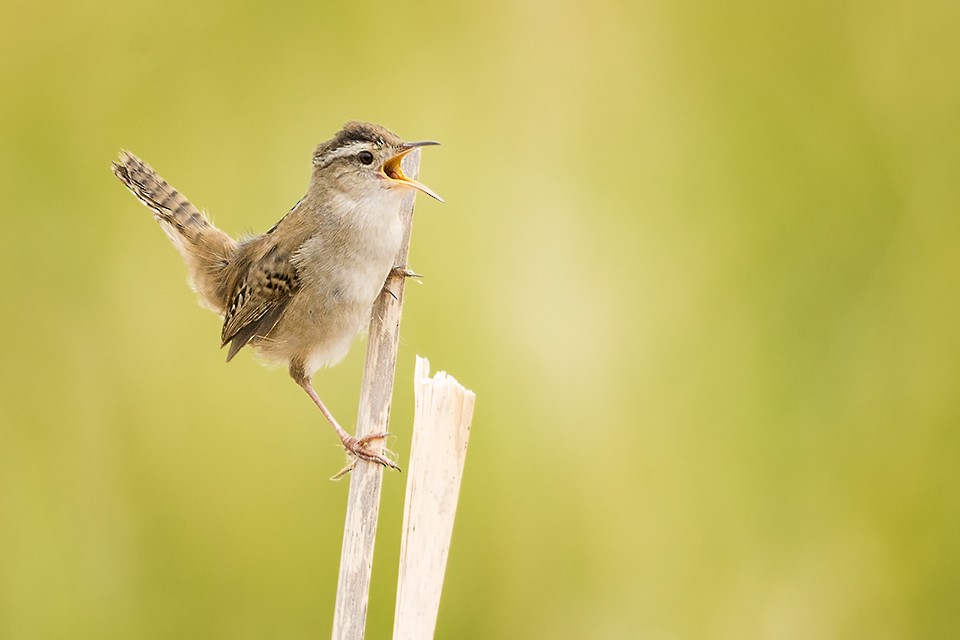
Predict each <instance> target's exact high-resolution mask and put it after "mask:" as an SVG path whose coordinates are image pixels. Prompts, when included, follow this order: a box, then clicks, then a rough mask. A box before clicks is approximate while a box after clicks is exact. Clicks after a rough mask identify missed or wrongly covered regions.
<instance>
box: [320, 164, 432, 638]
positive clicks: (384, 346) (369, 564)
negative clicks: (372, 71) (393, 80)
mask: <svg viewBox="0 0 960 640" xmlns="http://www.w3.org/2000/svg"><path fill="white" fill-rule="evenodd" d="M402 167H403V172H404V173H405V174H406V175H408V176H410V177H411V178H414V179H416V178H417V177H418V175H419V173H420V151H419V149H418V150H414V151H413V152H411V153H410V154H408V155H407V156H406V157H405V158H404V159H403V165H402ZM413 203H414V191H413V190H410V193H409V194H407V196H406V199H405V200H404V204H403V208H402V209H401V215H402V216H403V242H402V244H401V246H400V252H399V253H398V254H397V259H396V264H397V265H399V266H406V264H407V254H408V253H409V250H410V228H411V225H412V222H413ZM403 286H404V278H403V277H402V276H398V275H391V276H390V277H388V278H387V282H386V286H385V287H384V291H382V292H381V293H380V296H379V297H378V298H377V300H376V302H375V303H374V305H373V312H372V315H371V318H370V330H369V337H368V342H367V359H366V364H365V365H364V369H363V382H362V386H361V389H360V410H359V412H358V415H357V436H364V435H367V434H371V433H383V432H385V431H387V429H388V426H389V421H390V400H391V398H392V396H393V378H394V370H395V368H396V363H397V343H398V340H399V337H400V313H401V309H402V303H403ZM374 444H376V443H374ZM382 483H383V467H381V466H380V465H377V464H373V463H370V462H364V461H358V462H357V464H356V467H355V468H354V469H353V471H352V472H351V474H350V493H349V496H348V497H347V514H346V521H345V523H344V529H343V549H342V551H341V555H340V577H339V581H338V583H337V603H336V607H335V609H334V614H333V638H334V640H360V639H361V638H363V635H364V630H365V627H366V620H367V603H368V601H369V596H370V573H371V571H372V568H373V546H374V539H375V537H376V534H377V518H378V515H379V512H380V488H381V485H382Z"/></svg>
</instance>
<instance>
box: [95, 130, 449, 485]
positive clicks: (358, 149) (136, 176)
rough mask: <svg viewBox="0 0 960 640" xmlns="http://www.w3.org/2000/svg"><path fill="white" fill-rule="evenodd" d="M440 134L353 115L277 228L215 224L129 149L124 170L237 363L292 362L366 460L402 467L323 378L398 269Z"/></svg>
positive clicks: (323, 147) (116, 168) (119, 171)
mask: <svg viewBox="0 0 960 640" xmlns="http://www.w3.org/2000/svg"><path fill="white" fill-rule="evenodd" d="M435 144H438V143H437V142H432V141H424V142H403V141H402V140H401V139H400V138H398V137H397V136H396V135H395V134H393V133H391V132H390V131H388V130H387V129H385V128H383V127H381V126H379V125H375V124H370V123H365V122H348V123H347V124H346V125H345V126H344V127H343V129H341V130H340V131H339V132H337V134H336V135H335V136H334V137H333V139H331V140H328V141H327V142H324V143H322V144H320V145H319V146H317V148H316V151H315V152H314V154H313V174H312V176H311V178H310V184H309V185H308V187H307V194H306V195H305V196H304V197H303V198H302V199H301V200H300V202H298V203H297V204H296V205H294V207H293V209H291V210H290V211H289V212H288V213H287V214H286V215H285V216H283V218H281V219H280V221H279V222H277V223H276V224H275V225H273V226H272V227H271V228H270V229H269V230H268V231H267V232H266V233H264V234H262V235H259V236H256V237H253V238H250V239H247V240H240V241H237V240H234V239H233V238H231V237H230V236H229V235H227V234H226V233H225V232H223V231H221V230H220V229H218V228H216V227H215V226H213V224H212V223H211V222H210V220H208V219H207V217H206V216H204V215H203V213H201V212H200V210H199V209H197V207H195V206H194V205H193V204H192V203H191V202H190V201H189V200H187V199H186V198H185V197H184V196H183V195H182V194H181V193H180V192H178V191H177V190H176V189H174V188H173V187H171V186H170V185H169V184H168V183H167V181H166V180H164V179H163V178H161V177H160V176H159V175H157V173H156V172H155V171H154V170H153V169H151V168H150V167H149V166H148V165H147V164H146V163H144V162H143V161H142V160H140V159H139V158H137V157H136V156H134V155H133V154H131V153H127V152H121V153H120V159H119V161H118V162H115V163H114V164H113V172H114V173H115V174H116V176H117V177H118V178H119V179H120V181H121V182H123V184H124V185H126V187H127V188H128V189H130V191H131V192H133V194H134V195H135V196H136V197H137V198H139V199H140V201H141V202H143V204H145V205H146V206H147V207H149V208H150V209H151V210H152V211H153V216H154V218H156V219H157V221H158V222H159V223H160V226H161V228H163V230H164V231H165V232H166V234H167V236H169V237H170V240H172V241H173V244H174V246H175V247H176V248H177V250H178V251H179V252H180V255H182V256H183V259H184V261H185V262H186V264H187V270H188V272H189V278H190V284H191V286H192V287H193V289H194V290H195V291H196V292H197V293H198V294H199V295H200V299H201V301H202V302H203V304H204V305H206V306H207V307H209V308H210V309H212V310H213V311H216V312H217V313H219V314H220V315H221V316H222V317H223V331H222V332H221V334H220V344H221V346H227V345H229V350H228V351H227V361H229V360H230V359H231V358H233V356H234V355H236V353H237V351H239V350H240V349H241V348H243V347H244V345H248V344H249V345H250V346H251V347H253V348H254V350H255V351H256V352H257V353H259V354H260V355H261V356H263V357H264V358H265V359H266V360H267V361H271V362H285V363H287V364H288V365H289V368H290V376H291V377H292V378H293V379H294V380H295V381H296V383H297V384H299V385H300V386H301V387H303V389H304V391H306V392H307V394H308V395H309V396H310V398H311V399H312V400H313V402H314V403H316V405H317V407H319V408H320V411H321V412H323V415H324V416H325V417H326V418H327V420H329V421H330V424H331V425H333V428H334V429H335V430H336V432H337V435H338V436H339V437H340V441H341V442H342V443H343V446H344V448H345V449H346V450H347V451H348V452H350V453H351V454H352V455H354V456H356V458H359V459H363V460H368V461H371V462H376V463H379V464H382V465H384V466H388V467H393V468H397V465H396V464H395V463H394V462H393V461H392V460H390V459H389V458H387V457H385V456H383V455H381V454H380V453H377V452H376V451H373V450H372V449H371V448H370V446H369V444H370V442H371V441H373V440H377V439H382V438H385V437H386V436H387V434H385V433H377V434H373V435H369V436H365V437H363V438H355V437H353V436H351V435H350V434H348V433H347V432H346V431H345V430H344V429H343V428H342V427H341V426H340V425H339V424H338V423H337V421H336V420H335V419H334V417H333V415H332V414H331V413H330V411H328V410H327V408H326V407H325V406H324V404H323V402H321V401H320V397H319V396H318V395H317V393H316V391H314V389H313V384H312V383H311V378H312V377H313V374H314V373H315V372H316V371H317V370H318V369H319V368H321V367H323V366H331V365H334V364H336V363H337V362H339V361H340V360H341V359H342V358H343V357H344V356H345V355H346V354H347V351H348V350H349V348H350V344H351V342H352V341H353V338H354V336H355V335H356V334H357V333H358V332H359V331H361V330H362V329H363V328H364V327H365V326H366V324H367V322H368V321H369V318H370V309H371V307H372V305H373V302H374V300H375V299H376V297H377V295H379V293H380V291H381V289H382V288H383V286H384V281H385V280H386V278H387V276H388V275H389V274H390V272H391V271H392V270H394V269H397V270H399V271H400V272H401V273H404V274H409V272H408V271H406V269H405V268H404V266H403V265H395V264H394V260H395V258H396V256H397V252H398V251H399V248H400V242H401V219H400V207H401V201H402V199H403V195H404V193H405V192H406V191H407V190H408V189H417V190H420V191H422V192H424V193H426V194H427V195H429V196H431V197H433V198H436V199H437V200H440V201H441V202H442V201H443V200H442V199H441V198H440V196H438V195H437V194H436V193H434V192H433V191H431V190H430V189H429V188H427V187H426V186H424V185H422V184H420V183H419V182H417V181H415V180H413V179H411V178H409V177H407V176H405V175H404V174H403V171H402V170H401V168H400V162H401V160H402V159H403V157H404V156H405V155H406V154H408V153H409V152H410V151H412V150H413V149H416V148H418V147H423V146H427V145H435Z"/></svg>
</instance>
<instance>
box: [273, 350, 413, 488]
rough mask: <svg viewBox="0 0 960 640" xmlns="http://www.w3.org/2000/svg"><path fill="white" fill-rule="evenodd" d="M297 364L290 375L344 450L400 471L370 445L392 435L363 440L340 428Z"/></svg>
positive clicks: (368, 437)
mask: <svg viewBox="0 0 960 640" xmlns="http://www.w3.org/2000/svg"><path fill="white" fill-rule="evenodd" d="M295 362H296V361H294V363H291V365H290V375H291V376H292V377H293V379H294V380H295V381H296V383H297V384H299V385H300V386H301V387H303V390H304V391H306V392H307V395H308V396H310V399H311V400H313V403H314V404H315V405H317V407H318V408H319V409H320V412H321V413H322V414H323V416H324V417H325V418H326V419H327V421H328V422H329V423H330V425H331V426H332V427H333V429H334V431H336V432H337V437H338V438H340V442H341V443H342V444H343V448H344V449H346V450H347V452H348V453H350V454H351V455H353V456H354V457H356V458H357V459H359V460H366V461H368V462H375V463H377V464H381V465H383V466H385V467H390V468H391V469H396V470H398V471H399V470H400V467H399V466H397V463H396V462H394V461H393V460H391V459H390V458H387V457H386V456H384V455H381V454H379V453H377V452H376V451H374V450H373V449H372V448H371V447H370V443H371V442H373V441H374V440H383V439H384V438H386V437H387V436H389V435H390V434H389V433H371V434H370V435H366V436H363V437H362V438H356V437H354V436H351V435H350V434H349V433H347V432H346V430H344V428H343V427H341V426H340V423H338V422H337V420H336V418H334V417H333V414H332V413H330V410H329V409H327V407H326V406H325V405H324V404H323V401H322V400H320V396H318V395H317V392H316V391H314V390H313V384H312V383H311V382H310V378H309V377H308V376H307V375H306V374H305V373H304V371H303V369H302V367H297V366H295ZM352 468H353V465H350V466H349V467H348V468H347V469H345V470H344V471H342V472H340V473H339V474H337V475H336V476H334V478H338V477H340V476H341V475H343V474H344V473H345V472H346V471H349V470H350V469H352Z"/></svg>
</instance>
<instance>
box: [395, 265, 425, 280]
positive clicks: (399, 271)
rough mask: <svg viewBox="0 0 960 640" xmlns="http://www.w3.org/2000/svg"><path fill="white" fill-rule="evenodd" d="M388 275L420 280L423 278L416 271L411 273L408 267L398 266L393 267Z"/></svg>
mask: <svg viewBox="0 0 960 640" xmlns="http://www.w3.org/2000/svg"><path fill="white" fill-rule="evenodd" d="M390 273H391V274H392V275H395V276H398V277H400V278H422V277H423V275H422V274H419V273H417V272H416V271H413V270H412V269H409V268H408V267H404V266H402V265H399V264H398V265H397V266H395V267H394V268H393V269H391V270H390Z"/></svg>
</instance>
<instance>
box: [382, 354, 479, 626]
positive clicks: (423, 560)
mask: <svg viewBox="0 0 960 640" xmlns="http://www.w3.org/2000/svg"><path fill="white" fill-rule="evenodd" d="M413 384H414V394H415V398H416V400H415V403H416V405H415V411H414V418H413V438H412V440H411V442H410V467H409V469H408V472H407V493H406V499H405V503H404V510H403V537H402V539H401V542H400V573H399V576H398V582H397V607H396V612H395V615H394V619H393V640H428V639H430V638H433V634H434V629H435V628H436V624H437V613H438V612H439V609H440V592H441V590H442V587H443V575H444V572H445V570H446V567H447V557H448V555H449V552H450V540H451V537H452V535H453V520H454V516H455V515H456V511H457V499H458V497H459V495H460V481H461V479H462V478H463V463H464V460H465V459H466V456H467V439H468V438H469V436H470V421H471V420H472V418H473V405H474V400H475V396H474V393H473V392H472V391H469V390H468V389H464V388H463V386H461V385H460V384H459V383H458V382H457V381H456V380H454V379H453V378H452V377H450V376H448V375H447V374H446V373H444V372H442V371H441V372H439V373H437V374H436V375H435V376H434V377H432V378H431V377H430V363H429V362H428V361H427V359H426V358H421V357H419V356H418V357H417V366H416V371H415V373H414V383H413Z"/></svg>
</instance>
